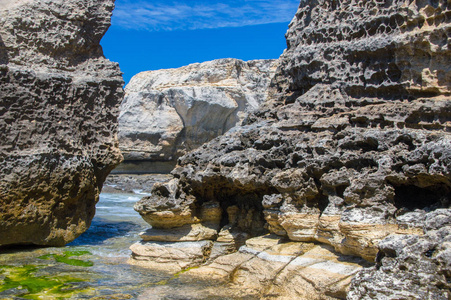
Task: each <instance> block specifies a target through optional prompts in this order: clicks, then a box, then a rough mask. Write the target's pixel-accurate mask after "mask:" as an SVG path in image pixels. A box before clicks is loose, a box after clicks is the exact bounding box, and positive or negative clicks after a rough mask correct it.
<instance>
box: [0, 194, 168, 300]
mask: <svg viewBox="0 0 451 300" xmlns="http://www.w3.org/2000/svg"><path fill="white" fill-rule="evenodd" d="M142 196H143V195H139V194H110V193H102V194H101V195H100V201H99V203H98V204H97V212H96V216H95V218H94V219H93V222H92V225H91V227H90V229H89V230H88V231H87V232H85V233H84V234H83V235H82V236H80V237H79V238H78V239H77V240H75V241H74V242H72V243H71V244H69V245H67V246H65V247H61V248H26V249H24V248H9V249H1V250H0V251H1V252H0V253H1V254H0V299H136V298H137V297H138V295H139V294H140V293H141V292H142V291H144V290H148V289H149V288H152V287H155V286H158V285H159V284H160V283H161V282H165V281H167V280H168V279H170V275H168V274H161V273H155V272H151V271H149V270H147V269H143V268H140V267H135V266H130V265H128V264H127V263H126V262H127V260H128V258H129V257H130V254H131V251H130V250H129V247H130V245H131V244H133V243H135V242H136V241H138V240H139V237H138V234H139V232H141V231H142V230H144V229H146V228H147V227H148V225H147V224H146V223H145V222H144V221H143V220H142V219H141V217H140V216H139V214H138V213H136V212H135V211H134V210H133V205H134V203H136V201H138V200H139V199H140V198H141V197H142Z"/></svg>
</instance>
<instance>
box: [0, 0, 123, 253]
mask: <svg viewBox="0 0 451 300" xmlns="http://www.w3.org/2000/svg"><path fill="white" fill-rule="evenodd" d="M113 8H114V1H112V0H101V1H91V0H83V1H74V0H70V1H60V0H57V1H48V0H44V1H29V0H23V1H8V0H7V1H2V2H1V3H0V232H1V234H0V246H1V245H10V244H35V245H56V246H62V245H64V244H66V243H68V242H70V241H72V240H74V239H75V238H76V237H77V236H79V235H80V234H81V233H83V232H84V231H85V230H87V229H88V228H89V225H90V223H91V219H92V218H93V217H94V213H95V204H96V202H97V201H98V196H99V193H100V190H101V188H102V184H103V182H104V180H105V178H106V176H107V175H108V173H109V172H110V171H111V170H112V169H113V168H114V167H115V166H116V165H117V164H119V163H120V161H121V160H122V156H121V154H120V151H119V148H118V142H117V138H116V134H117V117H118V114H119V111H118V106H119V103H120V101H121V100H122V97H123V90H122V85H123V80H122V76H121V72H120V70H119V67H118V65H117V64H116V63H112V62H110V61H108V60H106V59H105V58H104V57H103V53H102V48H101V47H100V45H99V42H100V40H101V38H102V36H103V35H104V33H105V32H106V30H107V29H108V27H109V25H110V17H111V14H112V11H113Z"/></svg>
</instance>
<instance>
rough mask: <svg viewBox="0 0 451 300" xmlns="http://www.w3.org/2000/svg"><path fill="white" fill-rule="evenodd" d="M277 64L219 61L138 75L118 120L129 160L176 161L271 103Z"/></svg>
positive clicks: (121, 138) (272, 61)
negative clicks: (269, 94)
mask: <svg viewBox="0 0 451 300" xmlns="http://www.w3.org/2000/svg"><path fill="white" fill-rule="evenodd" d="M275 65H276V61H275V60H254V61H248V62H244V61H241V60H237V59H218V60H214V61H209V62H204V63H196V64H192V65H188V66H185V67H181V68H178V69H168V70H158V71H149V72H142V73H140V74H138V75H136V76H134V77H133V78H132V80H131V81H130V83H129V84H128V85H127V87H126V89H125V91H126V94H125V99H124V102H123V103H122V105H121V109H120V110H121V112H120V116H119V142H120V148H121V151H122V153H123V155H124V158H125V160H152V161H176V160H177V158H178V157H179V156H181V155H182V154H184V153H186V152H187V151H190V150H193V149H195V148H197V147H199V146H200V145H202V144H203V143H205V142H208V141H210V140H212V139H213V138H215V137H217V136H219V135H222V134H224V133H225V132H226V131H227V130H229V129H230V128H232V127H233V126H235V125H236V124H237V123H240V122H241V121H242V120H243V119H244V116H245V114H246V112H249V111H253V110H255V109H256V108H257V107H259V106H260V104H261V103H262V102H263V101H264V100H265V99H266V93H267V89H268V86H269V82H270V79H271V77H272V76H273V75H274V72H275Z"/></svg>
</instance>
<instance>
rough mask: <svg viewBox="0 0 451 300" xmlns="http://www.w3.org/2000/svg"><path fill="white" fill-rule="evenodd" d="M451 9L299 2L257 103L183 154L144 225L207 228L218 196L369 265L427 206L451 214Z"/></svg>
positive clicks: (262, 222) (238, 214)
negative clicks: (177, 222) (205, 214)
mask: <svg viewBox="0 0 451 300" xmlns="http://www.w3.org/2000/svg"><path fill="white" fill-rule="evenodd" d="M450 18H451V7H450V4H449V2H447V1H443V0H442V1H404V0H403V1H396V0H394V1H352V0H345V1H327V0H326V1H314V0H311V1H301V3H300V6H299V9H298V12H297V13H296V16H295V18H294V19H293V21H292V22H291V24H290V28H289V30H288V33H287V35H286V37H287V44H288V49H287V50H286V51H285V52H284V53H283V55H282V56H281V58H280V59H279V67H278V70H277V72H276V75H275V77H274V79H273V81H272V84H271V86H270V91H269V98H268V100H267V101H266V102H265V104H264V105H263V107H262V108H260V109H258V110H257V111H256V112H254V113H253V114H251V115H250V116H249V117H248V118H247V119H246V120H245V122H244V124H243V126H238V127H235V128H233V129H231V130H230V131H229V132H227V133H226V134H224V135H223V136H221V137H218V138H216V139H214V140H213V141H211V142H209V143H207V144H204V145H203V146H202V147H200V148H199V149H197V150H195V151H193V152H190V153H188V154H187V155H185V156H183V157H181V158H180V159H179V160H178V166H177V167H176V169H174V171H173V172H172V174H173V176H174V178H175V179H173V180H172V181H171V182H170V183H167V184H159V185H156V186H155V187H154V189H153V195H152V196H151V197H147V198H144V199H143V200H141V202H140V203H138V205H137V206H136V209H137V210H138V211H139V212H140V214H141V215H142V216H143V217H144V218H145V219H147V220H151V222H150V224H152V222H165V220H164V219H163V218H161V216H171V215H173V216H174V218H180V216H181V215H183V217H184V219H185V220H190V221H189V222H192V221H193V220H195V222H200V223H202V222H203V221H202V217H201V215H200V214H199V211H200V208H201V207H202V205H203V204H204V203H212V202H219V204H220V207H221V209H222V219H221V221H220V222H219V225H220V226H224V225H227V226H228V228H231V230H232V231H233V230H236V231H244V232H247V233H248V234H249V235H250V236H256V235H259V234H262V232H263V233H264V232H265V231H269V232H272V233H275V234H277V235H280V236H285V237H288V238H289V239H290V240H292V241H299V242H320V243H324V244H328V245H331V246H333V247H334V249H335V251H337V252H339V253H341V254H344V255H354V256H360V257H362V258H365V259H366V260H368V261H370V262H372V261H374V260H375V259H376V256H377V254H378V252H379V251H382V253H383V252H384V248H383V247H384V246H383V245H385V243H386V241H385V240H384V239H385V238H387V237H388V236H393V235H395V238H394V239H400V240H403V239H405V237H409V236H415V237H416V238H417V239H422V237H421V236H423V235H424V234H426V236H427V235H428V234H429V232H428V231H427V230H426V229H425V223H427V218H428V217H427V216H428V214H431V213H434V212H435V211H437V210H444V211H446V212H449V210H450V200H451V167H450V166H451V134H450V132H451V96H450V95H451V81H450V79H451V73H450V63H449V62H450V60H449V58H450V57H451V52H450V51H451V50H450V48H449V45H450V39H449V36H450V33H451V19H450ZM151 203H154V204H155V203H158V208H156V207H155V206H154V205H151ZM146 207H149V208H150V207H151V209H149V210H147V209H146ZM170 222H171V221H170V220H168V224H170ZM173 224H174V223H173ZM170 226H172V225H170ZM390 238H391V237H390ZM436 238H437V241H436V243H437V244H441V243H443V242H444V241H446V240H447V239H449V233H446V232H445V233H444V234H443V235H438V236H436ZM381 247H382V249H381ZM405 251H408V250H405ZM442 256H443V257H446V256H444V255H442ZM442 256H441V257H442ZM401 257H404V256H402V255H401V254H397V255H396V256H395V257H394V258H393V260H394V261H395V262H398V263H399V260H400V259H401ZM445 260H446V258H445ZM384 263H385V261H384V259H382V264H384ZM429 267H430V268H432V269H430V270H429V271H430V272H431V273H433V272H442V271H441V270H442V267H441V266H438V265H436V264H435V265H434V264H429ZM414 269H415V267H411V268H410V267H409V268H408V269H407V270H405V269H403V270H402V272H404V273H403V274H404V275H403V276H406V277H409V276H414V275H413V273H414V272H415V271H414ZM442 273H443V272H442ZM377 274H380V276H385V275H384V274H383V273H380V272H379V273H377ZM359 276H360V275H359ZM361 276H364V275H361ZM378 276H379V275H378ZM390 276H391V275H390ZM415 276H416V275H415ZM418 276H420V277H421V282H422V285H424V287H423V289H424V290H428V288H429V287H431V291H432V290H438V293H442V294H443V293H444V292H445V291H446V289H447V287H446V285H444V284H441V283H437V284H436V281H434V282H430V281H429V279H428V278H429V277H427V276H426V275H425V276H426V277H422V276H423V274H418ZM444 276H445V277H446V278H445V279H443V277H441V279H440V280H445V281H443V282H446V280H448V282H449V274H448V273H446V274H445V275H444ZM358 278H359V277H358ZM440 282H442V281H440ZM372 288H373V289H375V290H377V286H373V287H372ZM353 293H354V295H359V294H358V293H361V294H362V295H366V294H365V293H366V292H365V291H359V292H356V291H353ZM370 293H371V292H368V295H370ZM431 293H432V292H431ZM434 293H435V292H434ZM431 295H432V294H431ZM337 297H338V296H337ZM358 297H359V296H356V298H355V299H358ZM368 297H371V296H368Z"/></svg>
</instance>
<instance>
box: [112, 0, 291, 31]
mask: <svg viewBox="0 0 451 300" xmlns="http://www.w3.org/2000/svg"><path fill="white" fill-rule="evenodd" d="M298 5H299V0H229V1H226V0H223V1H220V0H216V1H206V0H197V1H193V0H192V1H183V2H182V1H176V2H172V1H165V0H153V1H145V0H138V1H131V0H117V1H116V9H115V11H114V14H113V24H114V25H115V26H120V27H123V28H127V29H141V30H149V31H171V30H180V29H181V30H194V29H206V28H220V27H241V26H246V25H259V24H269V23H280V22H289V21H290V20H291V19H292V18H293V16H294V14H295V12H296V8H297V7H298Z"/></svg>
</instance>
